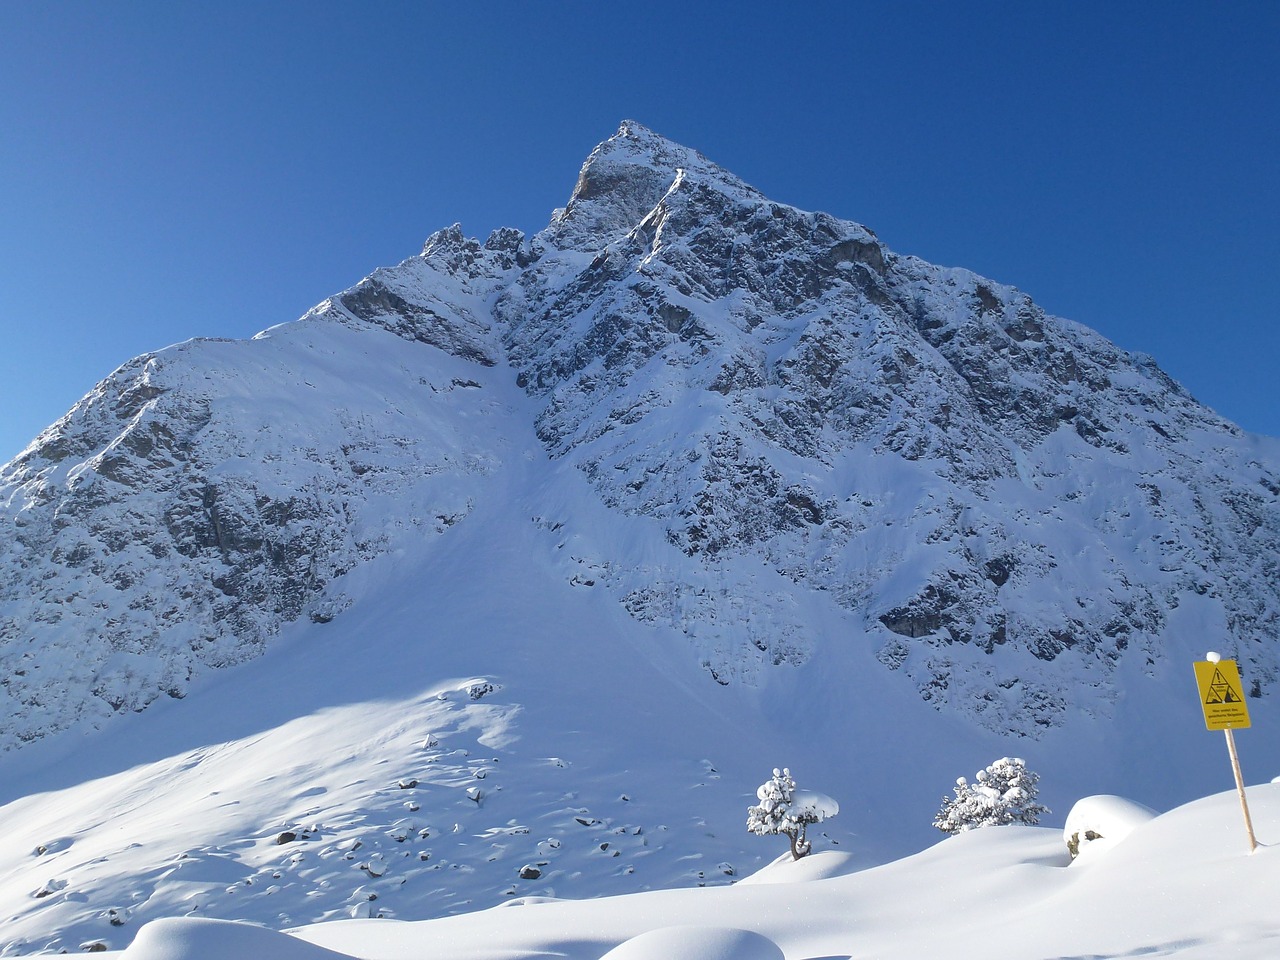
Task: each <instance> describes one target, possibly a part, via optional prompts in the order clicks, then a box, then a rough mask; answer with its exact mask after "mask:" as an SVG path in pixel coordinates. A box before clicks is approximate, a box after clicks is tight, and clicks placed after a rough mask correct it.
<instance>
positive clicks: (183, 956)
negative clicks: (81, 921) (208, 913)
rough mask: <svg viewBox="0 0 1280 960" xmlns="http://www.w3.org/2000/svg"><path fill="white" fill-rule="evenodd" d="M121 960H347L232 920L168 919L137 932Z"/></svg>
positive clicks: (329, 952) (288, 937)
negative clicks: (266, 959)
mask: <svg viewBox="0 0 1280 960" xmlns="http://www.w3.org/2000/svg"><path fill="white" fill-rule="evenodd" d="M120 957H121V958H122V960H230V958H233V957H270V958H272V960H350V958H349V957H348V956H347V954H345V953H336V952H335V951H333V950H327V949H325V948H324V947H318V946H316V945H315V944H313V943H307V942H306V941H304V940H299V939H298V938H297V937H291V936H289V935H288V934H287V933H276V932H275V931H274V930H268V929H267V928H266V927H259V926H255V925H253V924H249V923H240V922H237V921H234V920H211V919H207V918H204V917H199V918H197V917H170V918H167V919H164V920H153V921H152V922H151V923H148V924H147V925H146V926H144V927H143V928H142V929H141V930H139V931H138V936H137V938H136V939H135V940H134V941H133V943H132V944H131V945H130V946H129V949H127V950H125V951H124V952H123V953H121V954H120Z"/></svg>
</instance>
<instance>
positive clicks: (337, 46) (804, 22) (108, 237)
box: [0, 0, 1280, 461]
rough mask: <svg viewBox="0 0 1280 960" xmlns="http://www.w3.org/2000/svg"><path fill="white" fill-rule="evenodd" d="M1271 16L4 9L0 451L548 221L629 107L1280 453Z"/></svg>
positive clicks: (757, 6)
mask: <svg viewBox="0 0 1280 960" xmlns="http://www.w3.org/2000/svg"><path fill="white" fill-rule="evenodd" d="M1277 36H1280V3H1275V2H1248V0H1242V2H1233V3H1230V4H1220V5H1211V4H1208V3H1204V4H1192V3H1180V2H1176V0H1171V2H1165V3H1161V4H1115V3H1093V2H1074V3H1069V4H1068V3H1064V4H1048V3H1034V2H1031V3H1028V2H1025V0H1023V2H1009V3H966V4H961V3H953V2H934V3H925V2H912V0H904V2H894V3H892V4H886V3H869V2H867V3H863V2H839V3H836V2H833V3H786V4H783V3H756V2H749V0H738V2H734V3H720V2H689V0H685V2H682V3H669V2H666V0H652V2H648V3H645V4H625V5H624V4H610V3H601V2H598V0H597V2H592V3H578V2H563V3H556V2H539V3H534V2H525V3H515V2H509V3H508V2H496V0H495V2H489V3H483V4H481V3H454V2H450V3H433V2H425V0H422V2H411V3H392V2H382V3H378V2H373V3H359V4H356V3H349V4H343V3H334V2H325V0H309V2H297V3H272V2H269V0H260V2H239V0H220V2H212V0H210V2H184V3H172V2H150V0H136V2H128V3H102V2H75V3H72V2H58V0H48V2H41V3H5V4H0V461H2V460H7V459H8V458H9V457H11V456H13V455H14V454H16V453H17V452H18V451H19V450H20V449H21V448H22V447H23V446H24V445H25V444H26V442H27V441H28V440H30V439H31V438H32V437H33V436H34V435H35V434H36V433H37V432H38V431H39V430H40V429H41V428H43V427H44V426H45V425H47V424H48V423H50V422H52V421H53V420H55V419H56V418H57V417H59V416H60V415H61V414H62V413H64V412H65V411H66V410H67V409H68V408H69V407H70V406H71V405H72V404H73V403H74V402H75V401H76V400H77V399H78V398H79V397H80V396H82V395H83V394H84V393H86V392H87V391H88V390H89V389H90V388H91V387H92V386H93V385H94V383H95V382H97V381H98V380H99V379H101V378H102V377H104V376H105V375H107V374H108V373H110V372H111V370H112V369H113V368H115V367H116V366H117V365H119V364H120V363H122V362H124V361H126V360H128V359H130V358H131V357H133V356H135V355H137V354H139V353H142V352H144V351H146V350H149V349H154V348H158V347H162V346H165V345H167V344H170V343H174V342H177V341H180V340H184V339H187V338H189V337H194V336H211V337H244V336H250V335H252V334H253V333H255V332H256V331H258V330H260V329H262V328H264V327H267V326H270V325H272V324H275V323H279V322H283V321H286V320H291V319H294V318H296V317H297V316H298V315H300V314H301V313H302V312H304V311H305V310H306V309H307V308H309V307H310V306H311V305H313V304H314V303H316V302H318V301H319V300H321V299H323V298H324V297H325V296H327V295H329V294H331V293H335V292H337V291H339V290H341V289H343V288H345V287H347V286H350V285H351V284H353V283H355V282H356V281H358V280H359V279H360V278H361V277H363V276H364V275H365V274H367V273H368V272H369V271H371V270H372V269H374V268H375V267H377V266H381V265H385V264H391V263H395V262H398V261H399V260H401V259H403V258H405V257H407V256H411V255H413V254H415V253H416V252H418V250H419V249H420V248H421V244H422V241H423V240H424V239H425V238H426V236H427V235H428V234H429V233H431V232H432V231H434V230H436V229H438V228H440V227H443V226H447V225H449V224H451V223H453V222H455V221H460V222H461V223H462V225H463V228H464V230H465V231H466V232H467V233H469V234H472V235H476V236H479V237H481V238H483V237H484V236H485V235H487V233H488V232H489V231H490V230H491V229H493V228H494V227H497V226H501V225H511V226H516V227H520V228H521V229H523V230H525V231H528V232H532V231H535V230H537V229H539V228H540V227H542V226H543V225H545V223H546V221H547V218H548V217H549V215H550V213H551V211H552V210H553V209H554V208H555V207H557V206H559V205H560V204H562V203H563V202H564V200H565V199H566V198H567V197H568V194H569V192H570V190H571V189H572V186H573V183H574V180H575V178H576V175H577V171H578V167H579V166H580V165H581V163H582V161H583V160H584V159H585V157H586V155H587V154H588V153H589V152H590V150H591V149H592V147H593V146H594V145H595V144H596V143H597V142H599V141H600V140H603V139H605V138H606V137H608V136H609V135H611V134H612V133H613V131H614V130H615V129H616V128H617V125H618V123H619V121H621V120H622V119H624V118H633V119H635V120H638V121H640V122H641V123H644V124H646V125H647V126H649V127H651V128H653V129H654V130H656V131H658V132H659V133H661V134H663V135H665V136H667V137H670V138H672V139H674V140H678V141H680V142H682V143H685V144H687V145H689V146H693V147H696V148H698V149H699V150H701V151H702V152H703V153H704V154H706V155H707V156H708V157H710V158H711V159H712V160H714V161H716V162H718V163H720V164H721V165H723V166H725V167H727V168H728V169H730V170H732V171H733V172H735V173H736V174H738V175H739V176H741V177H742V178H744V179H745V180H747V181H748V182H750V183H752V184H754V185H755V186H757V187H758V188H760V189H761V190H763V191H764V192H765V193H766V194H768V195H770V196H771V197H773V198H774V199H776V200H779V201H782V202H786V203H791V204H794V205H796V206H799V207H803V208H806V209H821V210H826V211H828V212H830V213H832V214H835V215H837V216H840V217H844V218H847V219H852V220H857V221H859V222H861V223H865V224H866V225H868V226H870V227H871V228H872V229H874V230H876V231H877V233H878V234H879V235H880V237H881V238H882V239H883V240H884V241H885V242H886V243H888V244H889V246H890V247H891V248H893V249H895V250H897V251H899V252H901V253H913V254H916V255H919V256H921V257H924V258H925V259H928V260H931V261H934V262H936V263H940V264H946V265H953V266H964V267H968V268H970V269H973V270H976V271H977V272H979V273H982V274H984V275H986V276H989V277H991V278H993V279H995V280H999V281H1001V282H1005V283H1011V284H1013V285H1015V286H1018V287H1020V288H1021V289H1023V290H1025V291H1027V292H1028V293H1030V294H1031V295H1032V297H1034V298H1035V299H1036V300H1037V301H1038V302H1039V303H1041V305H1043V306H1044V307H1045V308H1046V309H1048V310H1049V311H1051V312H1053V313H1057V314H1059V315H1061V316H1066V317H1070V318H1072V319H1074V320H1078V321H1080V322H1082V323H1084V324H1087V325H1088V326H1091V327H1093V328H1095V329H1097V330H1099V331H1100V332H1101V333H1103V334H1104V335H1106V336H1108V337H1110V338H1111V339H1112V340H1114V341H1116V342H1117V343H1118V344H1120V345H1121V346H1122V347H1125V348H1127V349H1130V350H1140V351H1143V352H1146V353H1150V354H1152V355H1153V356H1154V357H1155V358H1156V359H1157V361H1158V362H1159V363H1160V364H1161V366H1163V367H1164V368H1165V370H1166V371H1168V372H1169V373H1170V374H1171V375H1173V376H1174V377H1175V378H1176V379H1178V380H1180V381H1181V382H1182V383H1183V384H1184V385H1185V386H1187V388H1188V389H1190V390H1191V392H1192V393H1193V394H1195V395H1196V396H1197V397H1198V398H1199V399H1200V400H1201V401H1203V402H1205V403H1207V404H1208V405H1209V406H1211V407H1213V408H1215V409H1216V410H1218V411H1219V412H1220V413H1222V414H1224V415H1225V416H1227V417H1229V418H1230V419H1232V420H1235V421H1236V422H1238V423H1240V424H1241V425H1242V426H1244V427H1246V428H1248V429H1251V430H1255V431H1259V432H1264V433H1269V434H1272V435H1280V406H1278V404H1277V401H1278V400H1280V388H1278V387H1277V386H1276V379H1275V377H1274V375H1273V370H1272V367H1273V365H1274V364H1275V361H1276V358H1277V355H1278V354H1280V350H1278V349H1277V348H1280V332H1277V322H1276V321H1277V319H1278V318H1277V310H1276V306H1275V302H1276V301H1275V295H1274V292H1273V290H1274V287H1275V285H1276V283H1277V279H1278V276H1277V268H1278V267H1280V229H1277V228H1278V227H1280V187H1278V186H1277V179H1278V176H1280V163H1277V156H1278V155H1280V66H1278V62H1280V61H1278V60H1277V54H1276V37H1277Z"/></svg>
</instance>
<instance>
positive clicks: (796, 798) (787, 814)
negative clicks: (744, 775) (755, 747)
mask: <svg viewBox="0 0 1280 960" xmlns="http://www.w3.org/2000/svg"><path fill="white" fill-rule="evenodd" d="M756 799H757V800H759V801H760V802H759V803H758V804H756V805H755V806H751V807H747V830H748V831H750V832H751V833H754V834H756V835H757V836H761V837H763V836H769V835H771V834H775V833H782V834H786V836H787V839H789V840H790V841H791V856H792V858H794V859H796V860H799V859H800V858H801V857H803V856H804V855H805V854H807V853H808V852H809V851H810V849H812V847H811V845H810V843H809V841H808V840H807V839H805V828H806V827H807V826H808V825H809V824H811V823H821V822H822V821H823V820H826V819H827V818H828V817H834V816H835V815H836V814H837V813H839V812H840V805H839V804H838V803H836V802H835V801H834V800H832V799H831V798H830V797H828V796H826V795H824V794H821V793H815V792H814V791H812V790H797V789H796V782H795V781H794V780H792V779H791V771H790V770H788V769H786V768H785V767H784V768H783V769H782V770H779V769H778V768H777V767H774V770H773V777H772V778H770V779H769V780H766V781H765V782H764V783H762V784H760V787H759V789H757V790H756Z"/></svg>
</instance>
